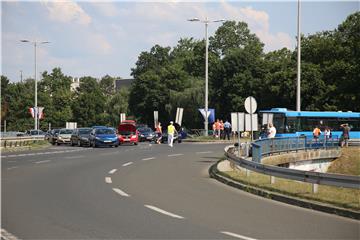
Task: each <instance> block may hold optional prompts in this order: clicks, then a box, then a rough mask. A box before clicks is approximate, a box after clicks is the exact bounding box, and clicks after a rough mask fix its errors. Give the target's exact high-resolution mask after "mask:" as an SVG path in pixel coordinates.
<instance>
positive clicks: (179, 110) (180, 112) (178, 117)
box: [175, 108, 184, 126]
mask: <svg viewBox="0 0 360 240" xmlns="http://www.w3.org/2000/svg"><path fill="white" fill-rule="evenodd" d="M183 112H184V109H183V108H177V109H176V118H175V122H176V123H177V124H179V125H180V126H181V123H182V118H183Z"/></svg>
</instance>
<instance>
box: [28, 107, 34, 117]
mask: <svg viewBox="0 0 360 240" xmlns="http://www.w3.org/2000/svg"><path fill="white" fill-rule="evenodd" d="M29 112H30V114H31V116H32V118H35V108H33V107H31V108H29Z"/></svg>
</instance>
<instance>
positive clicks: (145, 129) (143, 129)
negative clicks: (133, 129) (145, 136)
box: [138, 128, 152, 133]
mask: <svg viewBox="0 0 360 240" xmlns="http://www.w3.org/2000/svg"><path fill="white" fill-rule="evenodd" d="M138 130H139V132H142V133H148V132H152V129H151V128H139V129H138Z"/></svg>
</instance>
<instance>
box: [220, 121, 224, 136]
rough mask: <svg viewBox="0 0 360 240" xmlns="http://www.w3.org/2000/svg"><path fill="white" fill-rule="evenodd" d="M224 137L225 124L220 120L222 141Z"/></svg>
mask: <svg viewBox="0 0 360 240" xmlns="http://www.w3.org/2000/svg"><path fill="white" fill-rule="evenodd" d="M223 137H225V134H224V122H223V120H220V135H219V139H222V138H223Z"/></svg>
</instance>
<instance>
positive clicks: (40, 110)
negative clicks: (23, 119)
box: [38, 107, 44, 119]
mask: <svg viewBox="0 0 360 240" xmlns="http://www.w3.org/2000/svg"><path fill="white" fill-rule="evenodd" d="M38 114H39V115H38V117H39V119H44V107H38Z"/></svg>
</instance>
